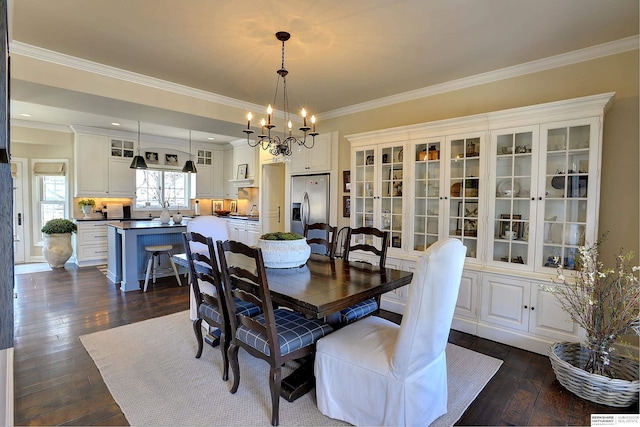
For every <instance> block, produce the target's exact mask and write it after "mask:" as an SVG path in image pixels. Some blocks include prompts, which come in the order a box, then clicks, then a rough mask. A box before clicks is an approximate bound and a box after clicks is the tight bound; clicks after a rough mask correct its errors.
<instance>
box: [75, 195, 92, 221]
mask: <svg viewBox="0 0 640 427" xmlns="http://www.w3.org/2000/svg"><path fill="white" fill-rule="evenodd" d="M78 206H79V207H80V209H81V210H82V213H83V214H84V217H85V218H89V214H90V213H91V211H92V210H93V208H94V207H95V206H96V201H95V200H93V199H82V200H80V201H79V202H78Z"/></svg>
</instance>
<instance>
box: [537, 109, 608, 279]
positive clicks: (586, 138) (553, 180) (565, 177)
mask: <svg viewBox="0 0 640 427" xmlns="http://www.w3.org/2000/svg"><path fill="white" fill-rule="evenodd" d="M596 132H597V121H596V120H595V119H594V120H592V121H591V123H588V122H587V123H585V121H580V122H575V125H572V124H567V125H566V126H557V125H556V126H545V127H543V128H542V130H541V135H542V146H543V148H545V149H546V151H545V153H544V155H543V158H542V165H541V167H540V169H541V171H544V173H543V174H542V172H541V174H542V176H541V180H540V182H541V187H542V188H544V204H542V206H541V207H540V208H539V209H540V211H542V212H540V211H539V213H538V215H539V216H541V217H542V221H540V224H541V229H540V230H539V231H538V238H539V239H540V241H541V242H543V243H542V251H541V253H542V256H541V257H540V258H539V259H537V260H536V261H537V263H538V266H537V267H539V268H540V267H550V268H556V267H557V266H559V265H562V267H563V268H564V269H566V270H574V269H575V258H576V253H577V250H578V246H581V245H584V244H585V240H586V238H588V239H589V243H593V242H594V240H595V239H596V238H597V236H595V235H594V234H595V226H594V225H593V222H594V219H593V218H591V216H592V215H595V214H596V212H595V209H596V205H595V198H596V197H595V183H594V182H593V181H594V180H591V181H590V180H589V171H590V170H591V169H592V168H594V167H597V166H596V165H594V164H593V163H594V162H595V150H594V149H593V148H594V147H593V144H594V141H597V134H596Z"/></svg>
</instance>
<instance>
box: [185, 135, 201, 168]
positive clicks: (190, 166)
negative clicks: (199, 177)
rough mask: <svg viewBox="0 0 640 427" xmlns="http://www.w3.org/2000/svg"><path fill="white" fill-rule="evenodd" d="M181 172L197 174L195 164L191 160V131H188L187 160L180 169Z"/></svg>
mask: <svg viewBox="0 0 640 427" xmlns="http://www.w3.org/2000/svg"><path fill="white" fill-rule="evenodd" d="M182 172H186V173H198V170H197V169H196V164H195V163H193V160H191V129H189V160H187V161H186V162H185V164H184V167H183V168H182Z"/></svg>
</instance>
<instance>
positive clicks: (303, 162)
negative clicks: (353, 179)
mask: <svg viewBox="0 0 640 427" xmlns="http://www.w3.org/2000/svg"><path fill="white" fill-rule="evenodd" d="M310 139H311V137H307V144H309V140H310ZM331 148H332V134H331V133H327V134H320V135H318V136H316V138H315V142H314V145H313V148H305V147H299V146H297V145H296V144H293V147H291V151H292V154H291V164H290V169H289V170H290V172H291V174H307V173H316V172H329V171H330V170H331Z"/></svg>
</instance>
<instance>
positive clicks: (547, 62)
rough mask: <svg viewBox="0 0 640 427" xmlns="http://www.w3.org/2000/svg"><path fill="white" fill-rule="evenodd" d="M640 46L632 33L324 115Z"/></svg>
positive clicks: (452, 89) (400, 101)
mask: <svg viewBox="0 0 640 427" xmlns="http://www.w3.org/2000/svg"><path fill="white" fill-rule="evenodd" d="M639 46H640V36H632V37H627V38H624V39H620V40H616V41H613V42H610V43H604V44H600V45H596V46H592V47H588V48H585V49H580V50H575V51H573V52H569V53H564V54H560V55H555V56H550V57H548V58H544V59H540V60H537V61H531V62H526V63H524V64H520V65H514V66H512V67H507V68H502V69H500V70H495V71H489V72H487V73H483V74H477V75H475V76H471V77H465V78H462V79H458V80H452V81H450V82H446V83H442V84H438V85H433V86H428V87H425V88H421V89H416V90H412V91H409V92H404V93H399V94H396V95H391V96H387V97H385V98H380V99H377V100H374V101H369V102H363V103H360V104H354V105H351V106H349V107H345V108H338V109H336V110H332V111H328V112H325V113H323V114H322V118H323V119H324V120H327V119H331V118H335V117H340V116H344V115H347V114H354V113H359V112H362V111H366V110H372V109H375V108H380V107H387V106H389V105H393V104H399V103H402V102H407V101H413V100H416V99H421V98H426V97H429V96H434V95H439V94H442V93H446V92H452V91H455V90H460V89H465V88H469V87H472V86H478V85H482V84H486V83H492V82H496V81H499V80H505V79H509V78H513V77H518V76H523V75H526V74H532V73H537V72H540V71H545V70H550V69H553V68H558V67H563V66H566V65H572V64H576V63H579V62H584V61H590V60H593V59H597V58H602V57H605V56H610V55H615V54H618V53H623V52H627V51H631V50H637V49H638V48H639Z"/></svg>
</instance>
